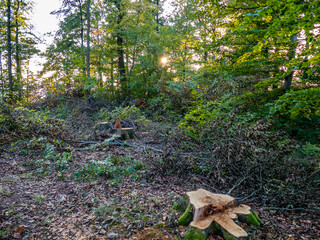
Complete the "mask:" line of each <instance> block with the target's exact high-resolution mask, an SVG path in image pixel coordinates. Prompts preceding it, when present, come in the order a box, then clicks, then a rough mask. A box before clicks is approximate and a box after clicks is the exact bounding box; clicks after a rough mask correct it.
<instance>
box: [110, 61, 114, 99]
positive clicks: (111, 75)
mask: <svg viewBox="0 0 320 240" xmlns="http://www.w3.org/2000/svg"><path fill="white" fill-rule="evenodd" d="M113 64H114V63H113V55H112V57H111V74H110V78H111V86H110V87H111V92H112V94H113V92H114V91H113V90H114V76H113V71H114V67H113Z"/></svg>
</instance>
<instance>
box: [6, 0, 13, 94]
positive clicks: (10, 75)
mask: <svg viewBox="0 0 320 240" xmlns="http://www.w3.org/2000/svg"><path fill="white" fill-rule="evenodd" d="M7 18H8V22H7V48H8V74H9V90H10V91H11V93H10V97H12V91H13V82H12V62H11V55H12V53H11V0H8V1H7Z"/></svg>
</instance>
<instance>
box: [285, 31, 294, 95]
mask: <svg viewBox="0 0 320 240" xmlns="http://www.w3.org/2000/svg"><path fill="white" fill-rule="evenodd" d="M291 45H292V46H290V47H291V49H289V61H291V60H292V59H294V57H295V54H296V45H297V34H295V35H293V36H291ZM288 71H290V73H289V74H288V75H287V76H286V77H285V81H284V89H285V90H289V89H290V88H291V84H292V78H293V70H291V69H288Z"/></svg>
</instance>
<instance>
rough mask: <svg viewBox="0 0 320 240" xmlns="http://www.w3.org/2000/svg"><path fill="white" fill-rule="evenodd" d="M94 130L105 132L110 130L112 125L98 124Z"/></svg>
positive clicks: (107, 123) (106, 123)
mask: <svg viewBox="0 0 320 240" xmlns="http://www.w3.org/2000/svg"><path fill="white" fill-rule="evenodd" d="M96 129H98V131H100V132H106V131H108V130H110V129H112V125H111V124H110V123H109V122H99V123H98V124H97V125H96Z"/></svg>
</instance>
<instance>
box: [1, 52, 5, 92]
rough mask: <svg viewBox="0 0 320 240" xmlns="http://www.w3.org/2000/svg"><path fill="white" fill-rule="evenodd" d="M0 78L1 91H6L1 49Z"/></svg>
mask: <svg viewBox="0 0 320 240" xmlns="http://www.w3.org/2000/svg"><path fill="white" fill-rule="evenodd" d="M0 78H1V84H2V86H1V89H4V77H3V68H2V50H1V49H0Z"/></svg>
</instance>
